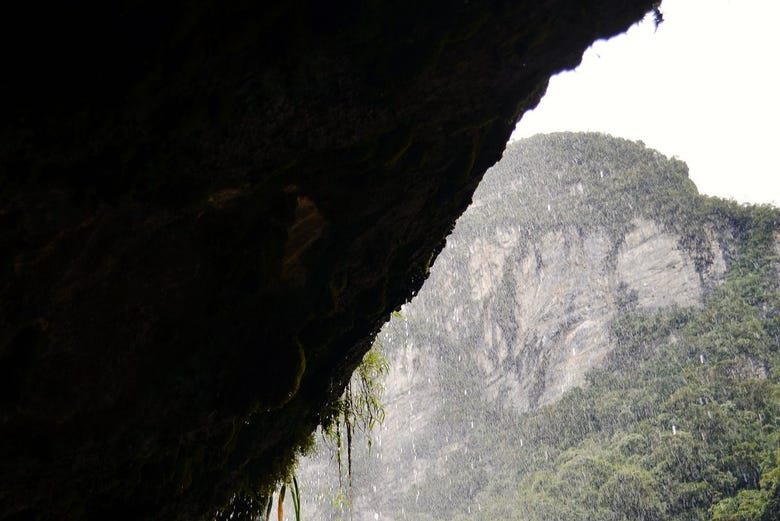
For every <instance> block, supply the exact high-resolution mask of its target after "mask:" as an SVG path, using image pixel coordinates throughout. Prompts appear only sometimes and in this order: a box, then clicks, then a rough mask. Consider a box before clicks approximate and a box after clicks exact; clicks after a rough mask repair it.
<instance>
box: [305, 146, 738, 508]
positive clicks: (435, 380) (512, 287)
mask: <svg viewBox="0 0 780 521" xmlns="http://www.w3.org/2000/svg"><path fill="white" fill-rule="evenodd" d="M660 179H664V180H665V183H664V184H663V185H656V184H654V183H656V182H657V181H659V180H660ZM645 183H649V184H651V185H652V186H654V188H653V190H652V191H651V192H650V193H646V192H642V191H641V187H642V186H643V185H644V184H645ZM704 204H705V200H704V198H701V197H699V196H698V195H697V194H696V192H695V187H693V185H692V184H691V182H690V181H689V180H688V179H687V176H686V175H685V168H684V165H682V164H681V163H680V162H679V161H676V160H669V159H666V158H665V157H663V156H661V155H660V154H658V153H656V152H654V151H652V150H648V149H646V148H644V146H643V145H642V144H641V143H639V144H637V143H630V142H627V141H624V140H619V139H614V138H609V137H606V136H599V135H592V134H581V135H575V134H559V135H551V136H538V137H535V138H531V139H530V140H527V141H524V142H521V143H519V144H515V145H513V146H510V147H509V148H508V149H507V151H506V152H505V154H504V158H503V159H502V161H501V162H500V163H499V164H497V165H496V166H495V167H494V168H493V169H492V170H490V171H489V172H488V174H487V175H486V178H485V182H484V184H483V186H481V187H480V189H479V190H478V191H477V193H476V195H475V201H474V204H473V206H472V207H471V208H470V209H469V210H467V212H466V213H465V214H464V215H463V216H462V218H461V219H460V221H459V222H458V225H457V226H456V228H455V230H454V231H453V233H452V235H450V237H449V238H448V243H447V247H446V248H445V250H444V251H443V252H442V253H441V255H440V256H439V258H438V260H437V262H436V265H435V266H434V267H433V268H432V269H431V275H430V277H429V279H428V280H427V282H426V284H425V286H424V288H423V289H422V291H421V292H420V294H419V295H418V296H417V297H416V298H415V299H414V300H413V301H412V302H411V303H410V304H407V305H406V306H404V308H403V309H402V310H401V315H402V316H399V317H394V318H393V319H392V320H391V322H390V323H389V324H388V325H387V326H386V328H385V330H384V332H383V334H382V336H380V338H381V339H382V342H383V344H384V346H385V349H386V351H387V353H388V358H389V360H390V365H391V373H390V377H389V378H388V379H387V395H386V403H387V421H386V423H385V425H384V426H383V427H382V429H381V430H380V431H379V432H377V433H376V434H375V436H376V442H375V444H374V446H373V449H372V451H373V452H372V453H371V454H370V455H366V454H363V455H362V457H363V458H368V460H364V461H363V463H361V464H359V465H358V466H357V469H358V470H357V474H356V476H357V478H356V480H355V483H356V487H357V488H356V490H357V492H356V494H355V496H356V498H357V499H356V509H357V513H358V514H359V515H358V519H365V520H369V519H376V517H374V516H375V515H376V516H378V515H379V513H380V511H381V512H383V517H382V519H404V517H403V515H404V513H405V512H412V511H415V512H416V514H415V515H414V516H413V517H410V519H418V518H419V516H420V515H423V514H421V512H424V511H428V512H430V511H431V510H435V509H436V508H437V506H435V505H434V506H431V505H427V506H426V507H421V506H420V505H419V497H420V494H421V493H422V494H423V497H427V498H428V499H426V501H427V500H429V499H430V491H427V490H424V489H420V488H419V487H421V486H422V485H421V484H422V483H426V482H427V483H428V484H429V485H430V484H431V483H433V482H436V483H437V486H439V484H440V485H441V488H442V490H444V491H445V493H446V494H449V495H452V494H455V495H456V496H457V495H458V494H459V492H458V491H459V490H460V489H459V486H465V485H462V484H461V485H459V484H458V483H452V474H453V473H452V472H448V471H447V469H448V468H452V467H451V466H452V465H453V464H455V463H453V462H454V461H459V460H462V464H463V465H471V466H472V468H473V469H474V471H473V472H474V475H475V477H474V480H475V481H476V480H478V479H483V480H489V479H488V477H487V475H488V474H489V472H490V468H491V466H490V464H489V463H488V462H484V463H483V464H480V463H479V456H473V457H472V456H469V454H468V450H469V446H470V445H471V443H470V441H469V440H471V439H473V437H474V436H482V435H484V431H485V429H489V426H487V427H486V426H485V425H484V423H485V422H490V414H500V415H508V416H517V415H519V414H520V413H523V412H526V411H529V410H533V409H536V408H538V407H540V406H542V405H544V404H547V403H550V402H553V401H555V400H557V399H558V398H559V397H560V396H561V395H562V394H563V393H564V392H566V391H567V390H570V389H572V388H574V387H576V386H579V385H581V384H583V383H584V381H585V377H586V374H587V373H588V371H589V370H590V369H592V368H594V367H598V366H599V365H600V363H601V362H602V361H603V360H604V359H605V357H606V356H608V354H609V353H610V352H611V351H612V349H613V348H614V347H615V340H614V339H613V337H612V334H611V331H610V326H611V323H612V321H613V319H614V318H615V317H616V316H617V315H619V314H621V313H625V312H626V311H634V312H637V313H641V314H648V315H649V314H652V313H653V312H655V311H657V310H660V309H664V308H669V307H672V306H677V307H682V308H685V307H699V306H701V305H702V303H703V302H704V299H705V298H706V296H707V295H708V294H709V293H710V292H711V291H712V290H713V288H715V287H716V286H717V285H719V283H720V282H721V281H722V279H723V276H724V274H725V272H726V269H727V263H728V261H729V237H730V234H729V232H728V230H726V229H724V228H718V227H717V226H715V224H713V223H714V221H711V220H708V218H707V211H706V210H705V208H704V206H703V205H704ZM672 208H673V209H674V210H670V209H672ZM486 411H492V412H490V413H486ZM497 411H500V412H497ZM356 459H359V457H358V458H356ZM310 472H311V471H310ZM317 472H318V473H322V472H323V469H322V468H321V467H320V468H319V469H318V471H317ZM315 474H316V473H315ZM483 474H485V476H483V478H479V476H481V475H483ZM309 476H313V474H309ZM310 479H316V478H313V477H312V478H310ZM491 479H492V478H491ZM333 493H334V492H333V491H330V492H323V494H325V495H327V494H333ZM460 493H462V494H466V493H467V491H466V490H465V489H464V490H461V491H460ZM392 498H396V499H392ZM397 498H402V499H400V500H399V499H397ZM440 499H441V498H440ZM444 500H445V501H446V497H445V498H444ZM310 508H316V507H315V506H314V505H311V506H310ZM425 508H427V509H428V510H425ZM441 509H443V510H440V512H441V511H446V508H445V507H441ZM445 517H446V516H445Z"/></svg>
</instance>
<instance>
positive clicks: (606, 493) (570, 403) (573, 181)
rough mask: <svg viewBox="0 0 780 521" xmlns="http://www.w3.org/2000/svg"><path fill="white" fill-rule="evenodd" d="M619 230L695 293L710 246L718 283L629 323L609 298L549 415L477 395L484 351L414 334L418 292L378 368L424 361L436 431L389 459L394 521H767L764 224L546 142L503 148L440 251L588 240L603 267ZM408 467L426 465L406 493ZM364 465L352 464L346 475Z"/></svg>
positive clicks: (777, 405) (778, 225) (775, 299)
mask: <svg viewBox="0 0 780 521" xmlns="http://www.w3.org/2000/svg"><path fill="white" fill-rule="evenodd" d="M636 218H644V219H648V220H651V221H653V222H655V223H658V224H659V226H661V227H662V228H663V229H664V230H665V231H666V232H668V233H670V234H672V235H673V236H675V237H677V238H678V248H679V249H680V250H681V251H683V252H685V254H686V255H687V257H688V259H689V260H690V262H692V263H693V265H694V266H695V267H696V270H697V271H698V273H699V276H700V277H701V278H702V280H703V278H704V277H706V276H707V273H708V272H709V271H710V270H711V269H712V266H713V263H714V255H715V253H714V252H713V248H712V247H711V245H712V243H713V241H715V242H716V243H717V244H718V247H719V251H720V252H722V254H723V258H724V260H725V263H726V273H725V276H723V277H722V279H720V280H719V281H713V282H710V283H707V284H706V285H705V286H706V291H705V293H704V296H703V302H702V303H701V305H700V306H698V307H685V308H683V307H666V308H660V309H646V308H642V307H641V306H638V305H637V298H636V293H635V291H633V290H632V289H631V288H630V287H626V286H621V287H619V288H618V300H619V306H618V309H619V311H618V312H617V313H615V315H614V317H613V319H612V321H611V326H610V329H609V342H610V345H611V346H612V349H611V352H610V354H609V355H608V356H607V358H606V359H605V360H604V362H603V363H602V364H601V365H600V366H599V367H598V368H595V369H593V370H591V371H590V372H589V373H588V374H587V377H586V382H585V384H584V385H582V386H580V387H577V388H575V389H573V390H570V391H569V392H567V393H565V394H564V395H563V397H562V398H561V399H560V400H558V401H557V402H555V403H552V404H548V405H544V406H541V407H538V408H535V409H533V410H531V411H529V412H525V413H521V414H520V413H518V412H517V411H516V410H514V409H513V408H512V406H511V405H508V402H507V401H506V400H503V399H502V396H501V394H500V392H499V394H498V395H497V396H489V395H488V394H487V393H486V392H485V389H486V387H487V386H488V384H490V382H485V381H484V374H483V373H482V372H481V371H480V369H479V367H478V365H479V364H478V362H477V357H476V356H475V353H476V352H478V351H479V350H480V349H482V348H483V347H484V346H481V345H480V344H479V342H480V338H479V336H478V335H477V334H476V333H475V334H472V335H469V334H465V335H460V336H459V337H458V340H457V342H456V343H455V344H454V343H453V341H452V338H453V336H452V335H446V334H445V333H444V332H443V329H444V328H445V327H448V326H446V325H445V324H442V323H439V322H437V321H436V320H428V318H430V316H431V310H432V309H433V306H437V305H440V304H441V300H443V299H444V298H445V297H444V296H442V295H438V296H433V295H431V294H429V293H426V291H427V288H426V289H424V290H423V292H422V293H421V295H420V298H421V302H420V303H419V304H418V303H417V302H415V303H414V305H412V306H409V308H408V309H407V310H405V311H404V315H405V316H404V317H403V320H399V319H395V323H391V324H390V332H387V333H386V338H387V339H386V340H385V344H386V345H387V347H388V351H389V354H388V356H389V358H390V360H391V364H392V363H393V360H396V359H397V357H395V358H394V354H393V349H396V354H397V353H398V352H399V351H400V350H403V346H402V345H401V344H406V345H408V344H413V345H414V346H417V348H424V349H426V350H428V351H431V352H432V353H433V358H434V359H438V360H439V361H440V363H438V364H437V365H436V366H435V367H420V368H418V371H420V372H422V373H423V374H424V375H425V376H426V377H427V378H429V380H430V379H433V380H435V387H436V388H438V389H439V392H438V394H437V395H435V396H426V398H425V400H426V401H428V402H429V404H430V405H429V412H430V414H432V416H433V418H432V420H431V424H433V425H435V432H431V430H430V429H429V430H428V431H426V433H425V434H424V435H421V436H418V437H416V438H415V445H413V450H414V456H413V458H414V459H412V457H411V455H408V454H407V455H405V456H404V458H405V459H403V461H404V462H406V463H408V464H410V465H411V466H412V468H413V469H414V470H415V474H414V477H412V476H407V477H406V479H407V481H412V480H413V479H414V481H415V483H414V486H409V487H407V488H406V491H405V493H403V494H401V497H397V498H393V501H392V504H391V507H390V508H392V512H387V513H389V514H390V515H391V516H392V517H393V518H394V519H404V518H406V519H415V520H431V521H432V520H438V519H442V520H443V519H448V520H449V519H454V520H464V521H465V520H467V519H468V520H473V519H476V520H493V519H521V520H527V521H532V520H533V521H536V520H538V521H542V520H545V521H547V520H561V521H572V520H583V521H584V520H596V521H601V520H603V521H619V520H631V521H635V520H644V521H656V520H658V521H660V520H675V521H678V520H679V521H683V520H686V521H687V520H692V521H693V520H696V521H699V520H701V521H704V520H711V521H748V520H750V521H769V520H773V519H777V517H776V516H777V514H776V512H778V511H780V508H779V507H780V503H779V501H780V429H778V427H780V378H779V377H778V374H779V372H780V353H779V352H778V351H779V349H778V348H779V347H780V313H779V311H780V278H779V277H778V271H777V269H778V265H780V259H779V258H778V238H779V237H780V211H778V210H777V209H775V208H772V207H767V206H748V205H739V204H736V203H734V202H727V201H723V200H720V199H715V198H709V197H704V196H700V195H699V194H698V193H697V191H696V188H695V186H694V185H693V183H692V182H691V181H690V180H689V179H688V177H687V172H686V166H685V164H684V163H683V162H681V161H679V160H676V159H668V158H666V157H664V156H663V155H661V154H659V153H658V152H655V151H653V150H650V149H647V148H645V147H644V145H643V144H641V143H633V142H629V141H625V140H622V139H615V138H611V137H608V136H604V135H598V134H553V135H549V136H536V137H534V138H531V139H529V140H525V141H522V142H519V143H517V144H514V145H510V147H509V148H508V150H507V151H506V152H505V155H504V159H503V160H502V162H501V163H499V164H498V165H496V167H495V168H494V169H493V171H492V173H491V174H489V175H488V176H486V178H485V181H484V182H483V184H482V185H481V186H480V188H479V191H478V193H477V195H476V197H475V204H474V206H473V207H472V208H471V209H470V210H469V211H468V212H467V213H466V214H464V216H463V218H462V219H461V220H460V221H459V223H458V226H457V227H456V230H455V232H454V233H453V235H452V237H451V242H456V243H458V244H463V243H469V241H473V240H475V239H476V238H477V237H479V236H480V235H483V234H484V232H485V231H486V230H488V229H491V230H492V229H495V228H496V227H498V228H505V229H512V230H515V231H519V232H520V233H521V234H522V236H523V240H521V241H520V242H519V244H518V246H517V249H518V252H517V255H516V256H515V258H514V259H515V260H516V261H517V262H519V261H520V260H521V259H523V258H526V257H528V256H529V255H530V256H531V258H533V257H532V256H533V251H534V247H535V244H536V243H537V241H539V240H540V238H541V237H543V236H544V234H546V233H549V232H550V231H554V230H562V229H575V230H576V231H577V233H579V234H580V235H587V234H588V233H591V232H594V231H597V230H598V231H601V232H604V231H606V233H607V235H608V236H609V237H610V240H611V244H612V248H613V251H614V252H615V253H616V254H617V252H618V250H619V249H620V247H621V244H622V243H623V240H624V237H625V235H626V234H627V233H628V232H630V230H631V227H632V221H633V220H635V219H636ZM445 255H446V250H445V253H444V254H443V258H445V259H446V256H445ZM607 262H609V259H607ZM453 265H455V264H453ZM464 269H465V268H464ZM507 270H508V268H507ZM505 273H506V271H505ZM447 275H448V276H447V277H446V278H447V279H449V280H455V279H458V277H460V276H461V275H459V274H458V273H457V272H456V271H452V272H450V273H448V274H447ZM436 280H437V279H436V277H432V279H431V281H432V282H434V281H436ZM458 286H459V285H458V284H457V283H454V284H452V285H450V286H448V287H449V289H450V291H451V292H452V294H451V295H447V296H446V298H447V299H455V300H456V301H458V302H459V303H461V304H462V303H463V302H465V301H466V300H467V298H466V297H465V296H464V294H462V293H459V292H462V291H463V290H462V289H457V287H458ZM515 290H516V289H515V288H514V287H513V285H512V279H511V277H504V279H503V280H502V283H501V285H500V287H499V288H498V289H497V290H496V292H495V293H493V294H492V295H490V296H489V297H487V298H486V300H485V301H484V302H482V305H484V306H485V307H489V306H495V307H502V306H507V305H509V304H511V303H513V302H514V301H513V298H512V295H511V294H512V292H513V291H515ZM458 299H460V300H458ZM560 312H563V310H560ZM496 315H497V316H498V317H499V321H502V323H499V324H498V325H497V327H498V328H499V329H500V330H501V331H502V333H501V334H502V335H504V336H509V335H512V334H515V335H516V334H518V328H519V327H520V326H519V325H518V324H517V323H515V322H514V320H513V318H512V317H513V316H514V315H512V314H511V313H509V314H507V313H503V314H501V313H496ZM483 316H484V315H483V314H482V311H481V310H479V309H471V310H468V309H467V310H466V311H465V312H464V313H462V314H460V315H459V319H458V320H459V321H461V322H463V323H466V325H465V326H463V329H458V331H461V330H463V331H466V330H470V331H471V330H473V328H474V327H476V326H475V324H476V322H478V321H479V320H481V319H482V318H483ZM453 327H454V326H453ZM399 330H403V331H404V333H403V334H399V332H398V331H399ZM393 331H394V332H393ZM392 338H395V340H394V341H393V340H392ZM410 339H411V340H410ZM461 358H463V359H464V361H463V362H461ZM431 411H432V412H431ZM410 414H411V411H410ZM410 425H412V422H411V421H410ZM445 440H446V441H445ZM442 446H444V447H445V449H441V447H442ZM418 458H419V459H420V460H424V461H426V462H428V463H429V464H430V467H429V469H428V471H427V472H426V471H425V470H424V469H423V470H421V471H420V479H419V480H418V479H417V477H418V476H417V472H416V469H417V467H416V466H414V463H413V462H414V461H417V459H418ZM372 465H374V464H373V463H371V462H366V461H363V462H360V464H359V467H360V468H359V469H358V471H357V472H358V473H359V474H360V473H363V475H366V473H370V472H371V469H372V468H373V467H372ZM404 468H406V467H404ZM407 470H408V469H407ZM368 495H370V494H368ZM384 506H385V507H387V504H385V505H384Z"/></svg>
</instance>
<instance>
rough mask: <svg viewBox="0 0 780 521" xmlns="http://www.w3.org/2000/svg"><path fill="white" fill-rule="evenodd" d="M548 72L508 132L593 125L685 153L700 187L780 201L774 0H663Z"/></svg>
mask: <svg viewBox="0 0 780 521" xmlns="http://www.w3.org/2000/svg"><path fill="white" fill-rule="evenodd" d="M661 10H662V12H663V14H664V18H665V22H664V23H662V24H661V25H660V26H659V27H658V29H657V30H656V28H655V25H654V23H653V22H652V19H651V18H648V19H645V21H643V22H642V23H640V24H638V25H635V26H634V27H632V28H631V29H630V30H629V31H628V33H626V34H624V35H620V36H617V37H615V38H613V39H611V40H609V41H598V42H596V43H594V45H593V46H592V47H591V48H590V49H589V50H588V51H587V52H586V53H585V56H584V58H583V62H582V64H581V65H580V67H578V68H577V69H576V70H574V71H569V72H565V73H562V74H559V75H558V76H555V77H553V78H552V79H551V81H550V87H549V88H548V91H547V94H546V95H545V97H544V98H543V99H542V101H541V103H540V104H539V106H538V107H537V108H536V110H534V111H531V112H529V113H527V114H526V115H525V116H524V117H523V119H522V120H521V121H520V123H519V124H518V127H517V129H516V130H515V133H514V134H513V136H512V139H518V138H521V137H526V136H530V135H533V134H536V133H539V132H554V131H560V130H595V131H600V132H606V133H609V134H612V135H614V136H620V137H625V138H628V139H632V140H642V141H644V142H645V144H646V145H648V146H650V147H652V148H655V149H657V150H659V151H660V152H662V153H664V154H666V155H667V156H673V155H676V156H677V157H679V158H680V159H682V160H684V161H685V162H686V163H688V167H689V169H690V176H691V178H692V179H693V181H694V182H695V183H696V185H697V186H698V187H699V191H700V192H701V193H706V194H710V195H718V196H721V197H727V198H732V199H736V200H737V201H740V202H752V203H774V204H775V205H780V167H779V166H778V165H780V159H779V156H780V143H778V140H779V139H780V131H778V126H779V125H780V94H778V93H780V30H779V29H778V26H777V21H778V20H780V0H664V2H663V4H662V6H661Z"/></svg>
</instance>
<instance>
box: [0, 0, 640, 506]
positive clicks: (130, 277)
mask: <svg viewBox="0 0 780 521" xmlns="http://www.w3.org/2000/svg"><path fill="white" fill-rule="evenodd" d="M45 4H48V3H45ZM652 4H653V2H651V1H649V0H635V1H630V2H625V1H612V0H603V1H598V2H593V3H591V4H588V5H583V4H582V3H581V2H575V1H566V0H555V1H546V2H541V3H539V2H513V3H502V2H467V3H459V4H457V5H453V4H452V3H450V2H446V3H441V2H403V3H401V4H387V5H384V4H383V5H382V6H379V5H374V4H363V3H347V4H340V5H333V4H322V5H318V4H316V3H311V2H280V3H271V4H268V3H246V2H239V3H237V4H230V5H223V3H220V2H210V1H202V2H195V3H192V4H186V5H185V4H183V3H176V2H174V3H171V4H166V5H165V6H161V5H158V4H157V3H152V2H146V1H140V2H125V3H121V5H119V6H113V5H111V6H109V5H105V4H99V5H98V4H96V3H91V2H76V3H75V4H74V3H71V4H67V5H65V4H61V5H60V4H58V5H54V4H51V5H41V4H35V5H34V6H33V5H29V6H28V5H26V4H25V5H21V4H19V5H16V6H14V7H13V8H10V9H9V11H8V12H7V13H6V15H7V16H4V21H3V22H2V25H3V31H2V38H3V46H2V49H3V51H2V53H3V58H4V60H3V63H4V64H5V65H4V67H5V70H4V77H5V78H6V80H5V82H4V85H3V89H4V92H5V95H4V96H2V97H0V113H1V114H2V123H0V257H1V258H2V263H1V264H0V269H2V278H1V279H0V280H1V282H0V372H1V374H0V386H1V390H2V394H1V395H0V396H1V398H0V440H1V442H0V518H2V519H17V518H18V519H22V518H23V519H33V518H39V519H68V518H70V519H76V518H82V519H97V518H101V519H102V518H112V519H121V518H128V519H136V518H143V519H153V518H156V519H174V518H182V519H185V518H196V517H200V516H203V515H206V514H207V513H208V512H210V511H213V509H214V508H218V507H219V506H220V505H223V504H225V502H226V501H228V499H229V498H230V497H231V496H232V495H233V494H234V493H235V492H236V491H239V492H242V491H243V492H245V493H254V492H253V491H257V490H260V491H261V492H262V490H263V487H266V486H268V485H270V484H271V483H273V481H274V480H275V479H276V478H278V477H279V476H280V475H281V473H283V472H284V469H285V468H286V466H287V464H288V463H289V461H290V459H291V455H292V453H293V452H294V451H295V450H296V448H297V447H298V446H299V445H300V444H302V443H305V440H306V439H307V438H308V436H309V434H310V433H311V431H312V430H313V429H314V427H315V426H316V425H317V423H318V422H319V421H320V420H321V415H322V411H323V408H324V407H325V406H326V404H327V403H328V402H329V401H330V400H332V399H333V398H334V397H336V396H338V395H339V394H340V393H341V391H342V389H343V387H344V385H345V383H346V381H347V379H348V378H349V375H350V374H351V372H352V370H353V369H354V367H355V366H356V364H357V363H358V362H359V360H360V358H361V356H362V354H363V353H364V352H365V351H366V350H367V349H368V347H369V345H370V341H371V337H372V335H373V333H374V332H375V331H376V330H377V328H378V327H379V326H380V325H381V324H382V323H383V322H384V321H385V320H386V318H387V316H388V314H389V312H390V311H391V310H393V309H395V308H397V307H398V306H399V305H400V304H401V303H402V302H404V301H405V300H406V299H408V298H409V297H410V296H411V295H412V294H413V293H414V292H415V291H416V290H417V289H418V288H419V286H420V284H421V283H422V281H423V279H424V278H425V277H426V267H427V266H428V265H429V264H430V262H431V260H432V259H433V258H434V257H435V255H436V252H437V251H438V249H439V248H440V247H441V245H442V241H443V239H444V237H445V236H446V234H447V233H448V231H449V230H450V228H451V226H452V223H453V221H454V219H455V218H456V217H457V216H458V215H460V213H461V212H462V211H463V210H464V209H465V207H466V206H467V205H468V203H469V201H470V198H471V194H472V192H473V191H474V189H475V187H476V186H477V183H478V182H479V180H480V178H481V176H482V173H483V172H484V171H485V170H486V169H487V167H489V166H490V165H491V164H492V163H493V162H494V161H496V160H497V159H498V158H499V156H500V154H501V151H502V150H503V148H504V143H505V142H506V139H507V138H508V136H509V133H510V132H511V130H512V128H513V126H514V124H515V121H516V119H517V118H518V116H519V115H520V114H521V113H522V112H523V111H524V110H526V109H528V108H529V107H532V106H533V105H535V103H536V102H537V101H538V98H539V96H540V95H541V93H542V92H543V91H544V89H545V86H546V82H547V79H548V77H549V76H550V75H551V74H552V73H554V72H556V71H558V70H561V69H563V68H568V67H572V66H574V65H575V64H576V63H578V61H579V59H580V56H581V53H582V51H583V50H584V48H585V47H586V46H587V45H588V44H589V43H590V42H591V41H593V40H594V39H596V38H599V37H605V36H608V35H611V34H614V33H616V32H619V31H622V30H625V29H626V28H627V27H628V26H629V25H630V24H631V23H632V22H633V21H635V20H637V19H638V18H640V17H641V16H642V15H643V13H644V12H645V11H647V10H648V9H650V8H651V6H652Z"/></svg>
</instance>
